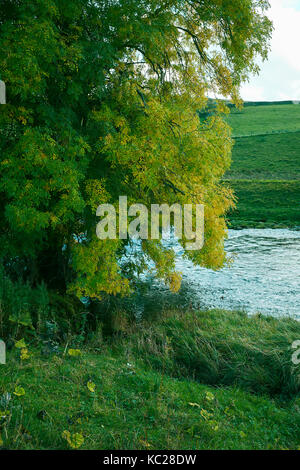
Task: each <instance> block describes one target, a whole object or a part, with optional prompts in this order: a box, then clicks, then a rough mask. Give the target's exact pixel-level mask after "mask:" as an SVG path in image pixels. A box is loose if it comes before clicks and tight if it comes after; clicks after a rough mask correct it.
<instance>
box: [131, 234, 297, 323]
mask: <svg viewBox="0 0 300 470" xmlns="http://www.w3.org/2000/svg"><path fill="white" fill-rule="evenodd" d="M175 251H176V268H177V270H178V271H180V272H181V273H182V275H183V282H182V288H181V290H180V292H179V293H178V294H171V293H170V292H169V291H168V289H167V288H166V287H165V286H163V285H162V284H161V283H160V282H157V281H153V280H152V281H151V283H150V286H151V287H150V289H149V290H148V292H146V293H144V294H140V295H139V296H138V299H136V301H135V305H136V309H137V314H138V315H142V314H143V312H144V311H148V310H149V309H150V310H155V309H160V308H168V307H175V306H176V307H180V308H193V309H212V308H221V309H226V310H241V311H245V312H247V313H249V314H255V313H262V314H266V315H273V316H291V317H296V318H297V317H298V318H299V319H300V231H293V230H288V229H244V230H229V236H228V240H227V241H226V251H227V253H228V254H229V255H230V256H234V263H233V264H232V265H231V266H230V267H226V268H224V269H222V270H221V271H217V272H215V271H212V270H210V269H205V268H200V267H195V266H193V264H192V263H191V262H190V261H188V260H186V259H184V258H183V257H182V250H181V247H180V246H179V245H175Z"/></svg>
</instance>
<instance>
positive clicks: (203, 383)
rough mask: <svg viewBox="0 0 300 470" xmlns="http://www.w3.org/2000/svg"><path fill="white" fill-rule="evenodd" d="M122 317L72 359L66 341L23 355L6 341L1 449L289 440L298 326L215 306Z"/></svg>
mask: <svg viewBox="0 0 300 470" xmlns="http://www.w3.org/2000/svg"><path fill="white" fill-rule="evenodd" d="M116 325H118V323H116ZM124 325H125V322H124V318H123V320H122V321H119V330H118V329H117V328H116V331H115V333H114V336H113V337H111V338H110V339H109V338H106V339H103V338H102V335H101V331H100V330H99V331H98V333H97V334H95V335H94V336H93V337H91V338H90V340H89V343H88V348H86V347H81V349H80V350H79V353H80V355H78V356H70V355H69V352H70V351H71V349H70V348H78V347H80V346H79V345H78V344H77V343H76V338H72V337H69V339H68V341H67V342H66V344H63V345H61V346H59V345H58V346H57V349H53V351H52V352H51V351H48V354H45V352H43V348H42V345H41V346H40V347H38V346H37V344H36V342H34V343H32V344H30V342H29V343H28V344H27V347H28V351H29V355H30V356H29V358H26V359H24V360H20V358H19V357H20V352H19V350H18V349H17V348H16V347H15V346H14V347H12V349H11V351H10V352H9V353H8V361H7V365H6V366H4V365H2V366H0V367H1V376H0V398H1V400H0V447H1V446H2V447H3V448H7V449H66V448H69V447H72V445H74V443H75V444H76V442H77V444H78V447H80V448H82V449H111V450H114V449H123V450H126V449H147V450H151V449H165V450H167V449H190V450H192V449H251V450H253V449H298V448H299V445H300V413H299V406H300V401H299V400H300V398H299V390H300V383H299V367H296V366H293V364H292V361H291V344H292V342H293V341H295V340H296V339H299V335H300V326H299V322H297V321H294V320H290V319H281V320H276V319H274V318H264V317H262V316H255V317H251V318H248V317H247V316H246V315H245V314H241V313H234V312H225V311H220V310H215V311H210V312H203V311H202V312H192V313H188V312H182V313H180V312H169V313H165V314H164V316H163V317H162V318H160V319H159V320H157V321H156V322H153V321H152V322H151V323H147V322H146V321H145V320H144V321H143V322H141V323H140V324H138V325H137V324H130V325H129V324H127V326H126V328H124ZM65 431H67V432H69V433H70V434H69V441H68V439H66V438H65V437H66V433H65ZM76 439H77V440H76Z"/></svg>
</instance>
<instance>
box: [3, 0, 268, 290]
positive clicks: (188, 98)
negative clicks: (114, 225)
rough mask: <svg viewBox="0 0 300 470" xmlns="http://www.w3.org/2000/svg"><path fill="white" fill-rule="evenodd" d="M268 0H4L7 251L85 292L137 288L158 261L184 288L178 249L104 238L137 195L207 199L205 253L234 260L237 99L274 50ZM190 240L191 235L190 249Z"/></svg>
mask: <svg viewBox="0 0 300 470" xmlns="http://www.w3.org/2000/svg"><path fill="white" fill-rule="evenodd" d="M267 8H268V2H267V1H265V0H234V1H232V0H198V1H194V0H159V1H158V0H98V1H94V0H29V1H27V0H26V1H25V0H2V1H1V10H0V46H1V47H0V49H1V54H0V78H1V79H2V80H4V81H5V83H6V87H7V104H6V105H3V106H1V107H0V161H1V164H0V171H1V182H0V194H1V224H0V252H1V260H2V263H3V265H4V266H5V269H6V270H7V271H9V272H10V273H13V274H14V275H18V276H22V277H23V278H24V279H26V280H27V281H28V282H30V283H31V284H32V285H37V284H39V283H40V282H45V283H46V285H47V286H48V287H49V289H55V290H56V291H59V292H60V293H69V294H71V295H74V296H77V297H81V296H88V297H90V298H95V299H101V297H103V295H117V294H120V295H126V294H128V293H129V292H130V291H131V290H132V289H133V288H134V279H135V275H136V274H137V273H140V272H142V271H144V270H146V269H148V268H147V266H148V261H149V260H152V261H153V262H154V265H155V268H156V275H157V277H158V278H161V279H163V280H164V281H165V282H166V283H168V284H169V285H170V287H171V288H172V289H174V290H176V289H178V287H179V284H180V282H179V276H178V275H177V274H176V273H175V272H174V253H173V252H172V250H168V249H166V248H165V247H164V246H163V245H162V244H161V242H159V241H144V242H143V243H142V250H141V255H140V259H139V260H138V262H136V263H135V264H134V266H133V265H132V263H130V262H128V263H124V264H121V263H120V260H121V259H123V258H122V257H123V256H124V254H125V253H126V250H127V248H128V244H130V240H129V239H128V240H102V241H101V240H99V239H98V238H97V237H96V224H97V222H98V219H97V217H96V209H97V207H98V206H99V205H100V204H103V203H111V204H113V205H115V207H116V209H117V208H118V198H119V195H127V196H128V204H131V203H143V204H145V205H147V206H148V207H149V206H150V204H153V203H157V204H162V203H167V204H170V205H171V204H173V203H180V204H187V203H189V204H192V203H193V204H196V203H198V204H199V203H202V204H204V206H205V246H204V248H203V249H202V250H200V251H196V252H194V251H190V252H188V251H186V256H188V257H190V259H192V261H193V262H194V263H195V264H198V265H201V266H206V267H210V268H215V269H218V268H220V267H222V266H223V265H224V263H225V262H226V256H225V253H224V244H223V242H224V237H225V236H226V212H227V211H228V209H229V208H230V207H232V205H233V203H234V196H233V194H232V191H231V190H230V188H229V187H227V186H226V184H224V183H222V177H223V175H224V172H225V171H226V170H227V169H228V168H229V165H230V157H231V147H232V141H231V137H230V129H229V127H228V125H227V124H226V119H225V117H226V112H227V108H226V105H225V101H224V100H223V101H222V100H218V101H216V102H215V107H214V111H213V113H206V114H205V110H207V107H208V104H209V103H208V98H207V97H208V96H223V97H226V98H227V99H228V100H231V101H233V102H234V103H236V104H238V103H239V102H240V98H239V87H240V85H241V83H242V82H243V81H246V80H247V79H248V77H249V75H250V74H251V73H256V72H258V67H257V65H256V62H257V58H258V57H261V58H263V59H265V58H266V57H267V53H268V48H269V39H270V36H271V31H272V25H271V23H270V21H269V20H268V19H267V17H266V16H265V11H266V9H267ZM185 243H186V240H182V245H183V248H184V247H185Z"/></svg>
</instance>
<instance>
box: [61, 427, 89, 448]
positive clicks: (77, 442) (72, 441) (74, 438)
mask: <svg viewBox="0 0 300 470" xmlns="http://www.w3.org/2000/svg"><path fill="white" fill-rule="evenodd" d="M62 437H63V438H64V439H66V441H67V443H68V444H69V446H70V447H71V448H72V449H79V447H81V446H82V444H83V443H84V437H83V435H82V434H80V433H78V432H76V433H75V434H71V433H70V431H63V433H62Z"/></svg>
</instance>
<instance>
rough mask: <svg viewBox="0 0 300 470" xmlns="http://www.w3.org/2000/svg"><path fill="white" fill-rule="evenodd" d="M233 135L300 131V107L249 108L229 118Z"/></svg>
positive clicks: (236, 112) (288, 105) (234, 113)
mask: <svg viewBox="0 0 300 470" xmlns="http://www.w3.org/2000/svg"><path fill="white" fill-rule="evenodd" d="M228 122H229V124H230V126H231V127H232V128H233V135H234V136H235V137H237V136H243V135H256V134H268V133H272V132H293V131H300V105H295V104H287V105H282V104H277V105H273V106H249V107H245V108H243V109H242V110H241V111H237V110H234V111H232V112H231V114H230V115H229V117H228Z"/></svg>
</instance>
